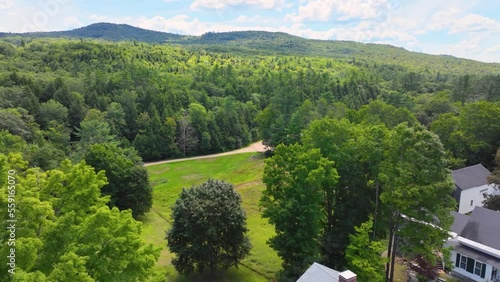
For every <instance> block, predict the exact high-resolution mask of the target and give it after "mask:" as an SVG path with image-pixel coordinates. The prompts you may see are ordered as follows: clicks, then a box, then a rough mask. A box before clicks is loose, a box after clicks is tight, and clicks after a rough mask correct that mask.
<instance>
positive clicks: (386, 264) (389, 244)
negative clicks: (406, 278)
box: [385, 226, 394, 282]
mask: <svg viewBox="0 0 500 282" xmlns="http://www.w3.org/2000/svg"><path fill="white" fill-rule="evenodd" d="M393 230H394V229H393V227H392V226H391V227H389V240H388V243H387V244H388V245H387V262H386V263H385V281H387V282H389V274H390V266H391V264H390V262H391V260H390V258H391V257H392V240H393V236H394V232H393Z"/></svg>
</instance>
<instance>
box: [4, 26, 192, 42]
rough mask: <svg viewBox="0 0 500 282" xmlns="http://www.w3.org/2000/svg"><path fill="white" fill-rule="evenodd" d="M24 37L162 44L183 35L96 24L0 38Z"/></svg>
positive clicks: (10, 34) (5, 34)
mask: <svg viewBox="0 0 500 282" xmlns="http://www.w3.org/2000/svg"><path fill="white" fill-rule="evenodd" d="M6 36H23V37H68V38H96V39H97V38H98V39H104V40H109V41H126V40H137V41H141V42H148V43H162V42H165V41H168V40H172V39H179V38H181V37H183V36H182V35H178V34H173V33H166V32H160V31H153V30H147V29H143V28H138V27H133V26H131V25H127V24H112V23H96V24H91V25H89V26H85V27H81V28H77V29H73V30H67V31H51V32H30V33H0V37H6Z"/></svg>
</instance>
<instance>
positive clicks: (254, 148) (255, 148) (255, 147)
mask: <svg viewBox="0 0 500 282" xmlns="http://www.w3.org/2000/svg"><path fill="white" fill-rule="evenodd" d="M265 150H266V149H265V146H264V145H262V141H259V142H255V143H253V144H250V146H248V147H245V148H241V149H237V150H234V151H230V152H224V153H218V154H212V155H205V156H198V157H191V158H183V159H173V160H164V161H157V162H149V163H144V166H150V165H157V164H167V163H175V162H182V161H189V160H199V159H208V158H215V157H221V156H227V155H234V154H241V153H254V152H264V151H265Z"/></svg>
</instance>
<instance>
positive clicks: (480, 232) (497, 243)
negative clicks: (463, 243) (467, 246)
mask: <svg viewBox="0 0 500 282" xmlns="http://www.w3.org/2000/svg"><path fill="white" fill-rule="evenodd" d="M457 218H458V217H455V220H456V219H457ZM459 221H460V220H459ZM453 224H454V225H455V222H454V223H453ZM459 234H460V236H461V237H464V238H466V239H469V240H472V241H474V242H477V243H480V244H483V245H485V246H488V247H491V248H494V249H497V250H500V212H497V211H493V210H489V209H486V208H482V207H475V208H474V210H473V211H472V214H471V215H470V216H469V218H468V221H467V224H466V225H465V226H464V228H463V230H462V231H461V232H460V233H459Z"/></svg>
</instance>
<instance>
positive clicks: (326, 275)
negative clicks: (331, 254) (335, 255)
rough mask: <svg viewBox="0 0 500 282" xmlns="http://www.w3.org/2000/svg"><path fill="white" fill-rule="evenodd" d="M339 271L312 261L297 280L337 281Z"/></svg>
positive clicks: (305, 281) (313, 281)
mask: <svg viewBox="0 0 500 282" xmlns="http://www.w3.org/2000/svg"><path fill="white" fill-rule="evenodd" d="M338 281H339V272H338V271H335V270H333V269H331V268H329V267H326V266H324V265H321V264H319V263H316V262H315V263H313V264H312V265H311V266H310V267H309V268H308V269H307V270H306V272H304V274H302V276H300V278H299V280H297V282H338Z"/></svg>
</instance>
